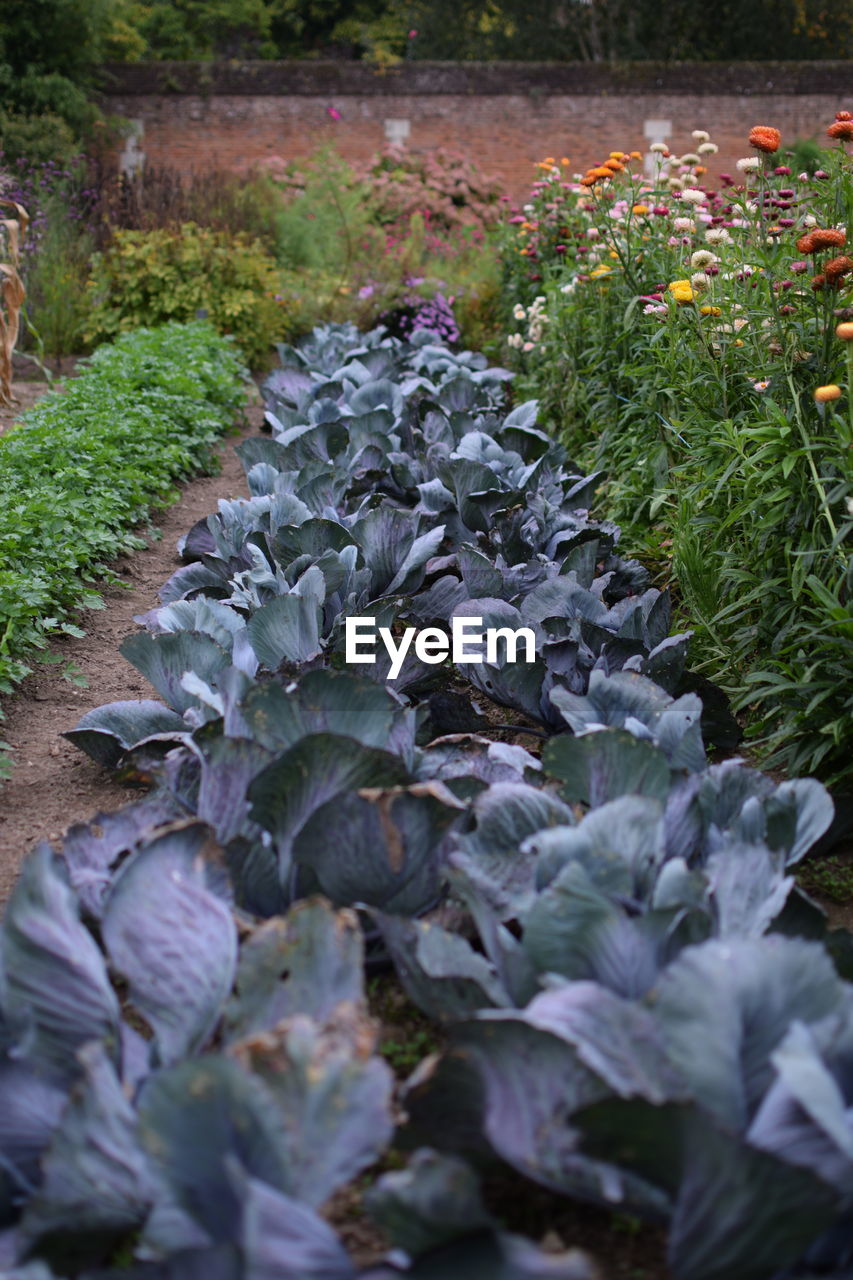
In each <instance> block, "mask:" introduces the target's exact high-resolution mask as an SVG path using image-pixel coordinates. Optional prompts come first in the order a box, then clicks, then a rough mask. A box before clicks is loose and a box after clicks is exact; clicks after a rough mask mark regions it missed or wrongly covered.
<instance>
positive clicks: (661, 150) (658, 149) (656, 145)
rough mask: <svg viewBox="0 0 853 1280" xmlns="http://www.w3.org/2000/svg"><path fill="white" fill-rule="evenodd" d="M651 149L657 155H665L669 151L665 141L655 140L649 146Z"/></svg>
mask: <svg viewBox="0 0 853 1280" xmlns="http://www.w3.org/2000/svg"><path fill="white" fill-rule="evenodd" d="M649 151H651V152H652V154H653V155H656V156H665V155H666V153H667V151H669V147H668V146H667V145H666V143H665V142H653V143H652V145H651V146H650V147H649Z"/></svg>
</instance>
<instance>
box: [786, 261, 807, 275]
mask: <svg viewBox="0 0 853 1280" xmlns="http://www.w3.org/2000/svg"><path fill="white" fill-rule="evenodd" d="M788 270H789V271H790V272H791V273H792V274H793V275H795V276H801V275H804V274H805V273H806V271H809V270H811V268H810V267H809V264H808V263H807V262H792V263H791V265H790V267H789V268H788Z"/></svg>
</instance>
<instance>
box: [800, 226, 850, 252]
mask: <svg viewBox="0 0 853 1280" xmlns="http://www.w3.org/2000/svg"><path fill="white" fill-rule="evenodd" d="M846 242H847V236H846V235H845V233H844V232H843V231H837V230H836V229H835V227H816V228H815V230H814V231H808V232H807V233H806V234H805V235H804V236H800V238H799V240H798V241H797V248H798V249H799V251H800V253H820V251H821V249H840V248H841V247H842V245H844V244H846Z"/></svg>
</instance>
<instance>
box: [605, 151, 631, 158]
mask: <svg viewBox="0 0 853 1280" xmlns="http://www.w3.org/2000/svg"><path fill="white" fill-rule="evenodd" d="M625 158H626V157H625V152H624V151H611V152H610V155H609V156H608V157H607V159H608V160H624V159H625Z"/></svg>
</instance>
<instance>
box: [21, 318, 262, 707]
mask: <svg viewBox="0 0 853 1280" xmlns="http://www.w3.org/2000/svg"><path fill="white" fill-rule="evenodd" d="M240 372H241V366H240V361H239V359H238V357H237V355H236V353H235V351H234V349H233V346H232V344H231V343H229V342H227V341H225V340H223V339H222V338H219V337H217V336H216V334H215V333H214V332H213V330H212V329H211V328H210V326H209V325H205V324H198V323H196V324H193V325H188V326H183V325H169V326H165V327H164V328H162V329H160V330H155V331H151V330H149V331H145V330H140V331H138V332H137V333H134V334H132V335H129V336H126V337H124V338H122V339H120V340H119V341H118V342H117V343H116V344H115V345H114V346H111V347H102V348H100V350H99V351H97V352H96V353H95V355H94V356H93V357H92V359H91V361H90V362H89V365H88V367H87V368H86V370H85V371H84V372H83V373H82V374H81V376H80V377H78V378H75V379H74V380H73V381H72V382H71V383H70V384H69V387H68V390H67V392H66V393H65V394H63V395H60V394H59V393H51V394H49V395H48V396H46V397H45V398H44V399H43V400H42V401H41V402H40V403H39V404H38V405H37V406H36V407H35V408H34V409H32V410H30V411H29V412H28V413H27V414H25V415H24V417H23V419H22V422H21V424H20V426H18V427H16V428H13V429H12V430H10V431H8V432H7V433H6V434H5V435H3V436H2V437H0V693H8V692H10V691H11V689H12V687H13V685H14V684H15V683H17V682H18V681H20V680H22V679H23V678H24V677H25V676H26V675H28V674H29V672H30V669H31V668H30V666H29V661H30V659H31V657H32V655H33V654H34V653H37V652H38V651H39V650H44V648H45V646H46V645H47V644H48V642H49V637H50V636H51V635H54V634H61V633H62V632H69V631H70V632H71V634H80V632H79V629H77V628H76V626H75V624H74V623H73V621H72V619H73V618H74V617H76V616H77V614H78V612H79V611H80V610H81V609H86V608H98V607H100V604H101V602H100V597H99V595H98V593H97V590H96V588H95V581H96V579H97V576H98V574H99V573H105V572H107V570H106V567H105V561H107V560H109V559H111V558H112V557H114V556H115V555H116V554H117V553H118V552H120V551H125V550H128V549H130V548H132V547H134V546H138V545H140V541H139V538H138V536H137V535H136V534H134V533H133V528H134V526H135V525H138V524H139V523H140V521H142V520H145V519H146V518H147V517H148V516H149V514H150V512H151V510H152V507H153V506H155V505H157V504H159V503H162V502H163V501H165V500H166V499H168V497H169V495H170V494H171V492H172V489H173V485H174V482H175V480H177V479H178V478H180V477H182V476H186V475H189V474H191V473H192V472H194V471H197V470H198V469H200V468H202V467H204V466H206V465H209V464H210V458H211V454H210V448H211V446H212V444H213V442H214V440H215V439H216V438H217V436H219V435H220V434H221V433H222V432H223V431H224V430H225V428H226V427H227V426H228V424H229V423H230V422H231V420H232V419H233V417H234V415H235V413H236V412H237V410H238V408H239V405H240V403H241V400H242V383H241V377H240Z"/></svg>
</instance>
